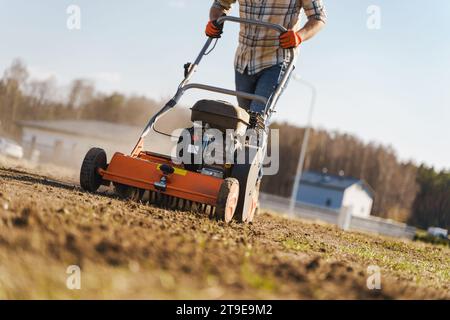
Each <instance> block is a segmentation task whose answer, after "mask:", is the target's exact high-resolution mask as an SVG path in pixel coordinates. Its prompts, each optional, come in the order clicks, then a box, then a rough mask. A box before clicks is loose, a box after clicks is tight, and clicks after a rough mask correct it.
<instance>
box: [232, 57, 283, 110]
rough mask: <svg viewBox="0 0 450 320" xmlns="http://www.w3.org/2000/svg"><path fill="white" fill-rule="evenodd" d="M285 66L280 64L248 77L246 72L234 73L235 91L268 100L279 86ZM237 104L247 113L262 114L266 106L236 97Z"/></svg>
mask: <svg viewBox="0 0 450 320" xmlns="http://www.w3.org/2000/svg"><path fill="white" fill-rule="evenodd" d="M286 68H287V64H286V63H281V64H278V65H274V66H272V67H269V68H267V69H264V70H262V71H260V72H258V73H257V74H255V75H249V74H248V73H247V70H246V71H245V72H244V73H243V74H242V73H240V72H239V71H236V90H237V91H243V92H246V93H252V94H256V95H259V96H263V97H265V98H267V99H270V98H271V97H272V95H273V93H274V92H275V89H276V88H277V86H278V85H279V84H280V82H281V80H282V78H283V76H284V74H285V72H286ZM238 103H239V106H240V107H241V108H244V109H246V110H249V111H253V112H259V113H264V112H265V111H266V106H265V105H264V104H262V103H261V102H258V101H251V100H248V99H244V98H239V97H238Z"/></svg>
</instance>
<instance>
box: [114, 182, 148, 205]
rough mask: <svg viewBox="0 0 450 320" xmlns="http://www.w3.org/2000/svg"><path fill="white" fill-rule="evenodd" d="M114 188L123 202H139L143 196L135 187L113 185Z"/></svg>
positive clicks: (142, 191) (119, 184)
mask: <svg viewBox="0 0 450 320" xmlns="http://www.w3.org/2000/svg"><path fill="white" fill-rule="evenodd" d="M114 188H115V190H116V193H117V195H118V196H119V197H120V198H121V199H123V200H131V201H135V202H139V201H140V200H141V199H142V196H143V195H144V190H141V189H139V188H136V187H131V186H127V185H124V184H121V183H115V184H114Z"/></svg>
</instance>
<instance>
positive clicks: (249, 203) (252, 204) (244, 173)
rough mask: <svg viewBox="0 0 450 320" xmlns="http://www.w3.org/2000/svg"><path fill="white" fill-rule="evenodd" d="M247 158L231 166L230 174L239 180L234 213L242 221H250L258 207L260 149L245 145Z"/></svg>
mask: <svg viewBox="0 0 450 320" xmlns="http://www.w3.org/2000/svg"><path fill="white" fill-rule="evenodd" d="M245 153H246V155H247V160H246V162H247V163H245V164H236V165H234V166H233V170H232V174H231V176H232V177H233V178H236V179H237V180H238V181H239V200H238V204H237V208H236V213H235V215H234V217H235V219H236V220H237V221H239V222H243V223H252V222H253V219H254V218H255V212H256V209H257V207H258V200H259V188H258V184H259V183H258V177H259V172H260V169H261V160H262V157H261V156H260V153H261V150H260V149H258V148H255V147H252V146H246V147H245Z"/></svg>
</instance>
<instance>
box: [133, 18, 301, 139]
mask: <svg viewBox="0 0 450 320" xmlns="http://www.w3.org/2000/svg"><path fill="white" fill-rule="evenodd" d="M227 21H229V22H235V23H240V24H249V25H254V26H260V27H266V28H268V29H272V30H275V31H278V32H279V33H283V32H286V31H288V30H287V29H286V28H285V27H284V26H282V25H278V24H274V23H269V22H264V21H258V20H251V19H243V18H238V17H232V16H223V17H220V18H219V19H217V22H218V23H222V24H223V23H225V22H227ZM212 41H213V39H212V38H208V40H207V41H206V43H205V45H204V46H203V48H202V50H201V51H200V54H199V55H198V57H197V59H196V60H195V62H194V63H193V64H192V65H191V67H190V70H189V72H187V74H186V75H185V78H184V80H183V81H182V82H181V84H180V85H179V87H178V90H177V93H176V94H175V96H174V97H173V98H172V99H171V100H170V101H169V102H168V103H167V104H166V105H165V106H164V107H163V108H162V109H161V110H160V111H159V112H158V113H156V114H155V115H154V116H153V117H152V118H151V119H150V121H149V123H148V124H147V126H146V128H145V129H144V132H143V133H142V135H141V139H144V137H145V136H147V134H148V133H149V131H150V130H151V129H152V128H153V127H154V125H155V123H156V122H157V121H158V119H160V118H161V117H162V116H163V115H164V114H165V113H167V112H168V111H169V110H170V109H172V108H173V107H175V106H176V105H177V103H178V101H179V100H180V99H181V97H182V96H183V94H184V93H185V91H187V90H189V89H201V90H206V91H211V92H216V93H222V94H226V95H231V96H235V97H242V98H245V99H250V100H255V101H259V102H262V103H265V104H266V114H265V115H266V116H267V117H268V118H269V117H270V115H271V114H272V113H273V109H274V107H275V104H276V102H277V100H278V98H279V96H280V94H281V91H282V89H283V88H284V86H285V85H286V83H287V81H288V79H289V76H290V74H291V73H292V71H293V70H294V62H295V49H294V48H292V49H289V50H290V52H291V61H289V65H288V67H287V69H286V71H285V73H284V75H283V78H282V79H281V81H280V83H279V85H278V87H277V88H276V89H275V92H274V94H273V95H272V97H271V98H270V99H267V98H266V97H263V96H258V95H255V94H249V93H245V92H240V91H233V90H227V89H222V88H217V87H213V86H208V85H202V84H188V83H189V81H190V79H191V78H192V76H193V74H194V73H195V71H196V70H197V67H198V65H199V64H200V62H201V61H202V59H203V57H204V56H205V53H206V52H208V49H209V47H210V46H211V43H212Z"/></svg>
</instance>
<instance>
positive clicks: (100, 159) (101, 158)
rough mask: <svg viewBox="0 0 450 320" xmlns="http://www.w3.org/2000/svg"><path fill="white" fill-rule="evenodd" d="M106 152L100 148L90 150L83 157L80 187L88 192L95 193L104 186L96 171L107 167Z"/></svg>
mask: <svg viewBox="0 0 450 320" xmlns="http://www.w3.org/2000/svg"><path fill="white" fill-rule="evenodd" d="M106 161H107V159H106V152H105V150H103V149H100V148H92V149H91V150H89V151H88V153H87V154H86V156H85V157H84V160H83V164H82V165H81V170H80V186H81V188H82V189H83V190H85V191H88V192H96V191H97V190H98V188H100V186H101V185H102V184H104V181H103V178H102V176H101V175H100V174H99V173H98V169H99V168H101V169H106V167H107V162H106Z"/></svg>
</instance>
